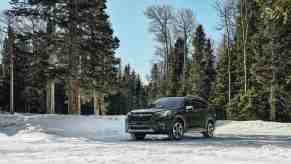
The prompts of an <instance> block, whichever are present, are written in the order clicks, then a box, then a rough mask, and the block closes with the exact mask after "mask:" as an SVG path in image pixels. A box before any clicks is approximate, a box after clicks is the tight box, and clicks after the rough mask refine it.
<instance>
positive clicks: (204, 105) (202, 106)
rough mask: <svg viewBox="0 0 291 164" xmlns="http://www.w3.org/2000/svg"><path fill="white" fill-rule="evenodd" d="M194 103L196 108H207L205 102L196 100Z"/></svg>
mask: <svg viewBox="0 0 291 164" xmlns="http://www.w3.org/2000/svg"><path fill="white" fill-rule="evenodd" d="M193 104H194V109H206V108H207V105H206V104H205V103H204V102H200V101H197V100H194V101H193Z"/></svg>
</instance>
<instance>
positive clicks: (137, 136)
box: [131, 133, 146, 141]
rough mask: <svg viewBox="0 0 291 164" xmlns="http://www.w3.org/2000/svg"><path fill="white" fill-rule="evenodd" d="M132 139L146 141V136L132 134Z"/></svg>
mask: <svg viewBox="0 0 291 164" xmlns="http://www.w3.org/2000/svg"><path fill="white" fill-rule="evenodd" d="M131 137H132V138H133V139H134V140H138V141H140V140H144V138H145V137H146V134H144V133H132V134H131Z"/></svg>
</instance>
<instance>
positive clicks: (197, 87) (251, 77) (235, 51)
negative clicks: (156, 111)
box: [145, 0, 291, 121]
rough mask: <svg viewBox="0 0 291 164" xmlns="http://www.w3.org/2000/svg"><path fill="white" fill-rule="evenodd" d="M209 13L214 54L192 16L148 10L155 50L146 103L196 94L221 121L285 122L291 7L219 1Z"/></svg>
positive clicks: (290, 100)
mask: <svg viewBox="0 0 291 164" xmlns="http://www.w3.org/2000/svg"><path fill="white" fill-rule="evenodd" d="M214 6H215V9H216V10H217V13H218V16H219V17H220V18H221V20H220V24H219V25H218V29H219V30H221V31H223V38H222V40H221V42H220V43H219V44H218V48H217V49H214V48H213V44H212V41H211V39H209V38H207V35H206V34H205V32H204V30H203V26H202V25H199V24H197V22H195V19H193V18H195V17H194V16H193V14H189V13H191V10H189V9H179V10H175V9H173V8H172V7H171V6H167V5H164V6H163V5H162V6H152V7H149V8H148V9H147V10H146V12H145V14H146V16H147V18H148V19H149V20H150V25H151V27H150V32H152V34H153V35H154V36H155V40H156V43H157V48H156V52H157V53H156V54H157V58H156V59H157V60H156V62H155V63H154V64H153V65H152V70H151V76H150V84H149V90H150V93H149V94H150V95H151V96H150V97H152V98H153V99H155V98H157V97H162V96H185V95H197V96H200V97H203V98H204V99H206V100H208V101H209V102H210V103H211V104H212V105H213V106H214V107H215V109H216V111H217V114H218V115H219V117H220V118H227V119H234V120H256V119H260V120H273V121H290V118H291V108H290V107H291V106H290V104H291V97H290V92H291V90H290V84H291V83H290V77H291V76H290V75H291V72H290V70H291V69H290V66H291V65H290V63H291V62H290V61H291V60H290V56H291V54H290V52H291V51H290V38H291V33H290V25H291V23H290V22H291V15H290V12H291V3H290V1H281V0H268V1H260V0H251V1H250V0H239V1H235V0H218V1H216V3H215V5H214ZM185 13H187V14H185ZM181 15H182V16H181ZM181 17H182V18H184V19H182V20H184V21H181V22H183V23H185V24H184V26H183V25H181V24H179V22H180V21H177V19H179V18H181ZM185 20H188V21H189V22H192V25H191V27H192V28H191V30H190V31H189V33H188V34H189V35H183V34H185V33H183V29H187V28H186V27H188V26H186V25H188V24H189V22H188V23H186V22H187V21H185ZM176 29H180V30H178V31H177V30H176ZM181 31H182V32H181ZM189 42H190V44H189ZM214 52H215V53H214Z"/></svg>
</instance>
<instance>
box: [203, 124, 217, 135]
mask: <svg viewBox="0 0 291 164" xmlns="http://www.w3.org/2000/svg"><path fill="white" fill-rule="evenodd" d="M214 130H215V126H214V124H213V122H211V121H209V122H208V123H207V129H206V132H203V135H204V137H206V138H211V137H213V136H214Z"/></svg>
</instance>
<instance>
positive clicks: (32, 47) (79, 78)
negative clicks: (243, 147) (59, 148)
mask: <svg viewBox="0 0 291 164" xmlns="http://www.w3.org/2000/svg"><path fill="white" fill-rule="evenodd" d="M213 7H214V8H215V10H216V12H217V15H218V16H219V18H220V20H218V24H217V30H219V31H221V32H222V33H223V36H222V39H221V40H220V41H219V42H215V41H214V40H215V39H216V38H211V37H210V36H211V34H207V33H206V32H205V28H204V25H202V24H200V23H199V22H198V21H197V19H196V16H195V14H194V13H195V12H194V11H193V10H192V9H190V8H189V9H187V8H174V7H172V6H170V5H167V4H164V5H152V6H149V7H147V8H145V9H144V11H143V12H144V16H145V17H146V18H147V20H148V23H149V25H150V28H149V29H148V31H149V35H152V36H154V39H153V42H155V45H156V49H155V54H148V55H154V62H153V63H152V68H151V70H150V74H149V76H148V79H147V82H144V81H143V80H142V78H141V75H139V74H138V73H137V72H136V71H135V69H134V68H132V66H131V65H129V64H126V63H122V60H121V59H120V58H118V57H117V54H116V50H117V49H118V48H119V46H120V42H122V40H119V39H118V38H117V37H116V36H115V35H114V29H113V28H112V24H111V21H110V17H109V15H108V13H107V12H106V9H107V1H106V0H96V1H87V0H73V1H72V0H11V1H10V9H9V10H7V11H6V12H5V13H4V14H3V16H1V20H0V21H1V26H0V28H1V30H0V31H1V36H3V37H2V38H1V49H0V50H1V52H0V55H1V56H2V62H1V63H2V64H1V67H0V72H1V74H0V110H3V111H11V108H13V109H14V111H15V112H29V113H59V114H94V113H95V114H100V115H102V114H108V115H121V114H126V113H127V112H129V111H130V110H133V109H140V108H146V107H147V106H148V104H150V103H152V102H153V101H155V100H156V99H158V98H160V97H165V96H171V97H172V96H187V95H195V96H199V97H202V98H204V99H205V100H207V101H208V102H209V103H210V104H211V106H212V107H213V108H214V109H215V110H216V113H217V117H218V119H230V120H267V121H269V120H271V121H280V122H289V121H291V94H290V93H291V28H290V27H291V1H286V0H217V1H214V3H213ZM197 14H199V13H197ZM11 77H13V78H11ZM12 86H13V87H12ZM11 88H13V91H12V92H11ZM11 93H13V94H11ZM11 96H13V97H14V99H13V100H14V104H13V103H12V104H13V106H11V98H10V97H11Z"/></svg>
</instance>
